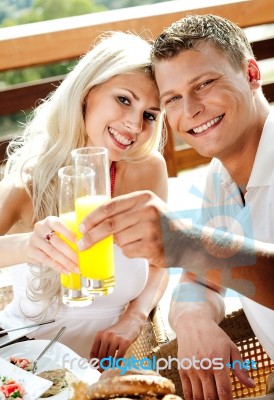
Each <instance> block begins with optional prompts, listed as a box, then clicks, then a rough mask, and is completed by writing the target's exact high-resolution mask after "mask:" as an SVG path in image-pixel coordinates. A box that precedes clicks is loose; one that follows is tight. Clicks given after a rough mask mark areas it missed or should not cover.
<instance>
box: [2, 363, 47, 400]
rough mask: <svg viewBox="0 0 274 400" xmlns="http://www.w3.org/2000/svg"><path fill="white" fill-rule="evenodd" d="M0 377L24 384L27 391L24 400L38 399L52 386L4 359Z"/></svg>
mask: <svg viewBox="0 0 274 400" xmlns="http://www.w3.org/2000/svg"><path fill="white" fill-rule="evenodd" d="M0 375H1V377H4V376H6V377H7V378H12V379H14V380H15V382H17V383H20V384H22V386H23V387H24V389H25V391H26V394H25V395H24V396H23V399H24V400H33V399H37V397H38V396H41V394H43V393H44V392H45V391H46V390H47V389H48V388H50V387H51V386H52V382H50V381H48V380H46V379H43V378H40V377H39V376H36V375H33V374H30V373H29V372H27V371H24V370H23V369H21V368H18V367H16V366H15V365H13V364H11V363H9V362H8V361H6V360H4V359H3V358H0Z"/></svg>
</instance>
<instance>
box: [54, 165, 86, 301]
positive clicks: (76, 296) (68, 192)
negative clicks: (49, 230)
mask: <svg viewBox="0 0 274 400" xmlns="http://www.w3.org/2000/svg"><path fill="white" fill-rule="evenodd" d="M77 173H79V174H81V175H82V179H84V180H85V181H86V182H87V185H90V186H92V185H93V182H92V180H93V173H92V171H91V170H90V169H89V168H81V169H78V170H77V171H75V170H74V167H72V166H67V167H63V168H60V169H59V171H58V183H59V217H60V218H61V220H62V221H63V222H64V224H65V225H66V227H67V228H69V229H70V230H71V231H73V232H74V233H76V235H78V229H77V226H78V225H77V220H76V213H75V198H74V190H75V187H74V182H75V175H77ZM90 181H91V182H90ZM59 236H60V237H61V238H62V239H63V240H64V241H65V242H66V243H68V244H69V246H70V247H71V248H72V249H74V250H75V251H76V252H77V253H78V250H77V247H76V245H75V244H74V243H72V242H69V241H68V240H67V239H66V238H65V237H64V236H62V235H59ZM60 280H61V291H62V302H63V303H64V304H66V305H68V306H71V307H84V306H87V305H90V304H91V303H92V301H93V299H94V296H93V295H92V294H91V293H89V292H88V291H87V290H86V289H85V288H84V287H82V278H81V275H80V274H76V273H69V274H60Z"/></svg>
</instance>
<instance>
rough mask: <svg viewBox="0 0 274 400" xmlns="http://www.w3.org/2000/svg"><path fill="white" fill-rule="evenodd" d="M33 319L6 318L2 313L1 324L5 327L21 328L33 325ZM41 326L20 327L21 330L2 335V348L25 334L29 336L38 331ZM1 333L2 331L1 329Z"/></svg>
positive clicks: (0, 345) (0, 340) (0, 344)
mask: <svg viewBox="0 0 274 400" xmlns="http://www.w3.org/2000/svg"><path fill="white" fill-rule="evenodd" d="M33 323H34V322H33V321H28V320H22V319H20V318H15V317H14V318H10V317H9V318H8V319H4V318H3V317H2V315H1V313H0V326H1V328H3V329H11V328H19V327H25V326H28V325H32V324H33ZM38 328H40V326H37V327H33V328H25V329H20V330H19V331H15V332H9V333H8V334H7V335H5V336H2V337H0V349H1V348H2V347H4V346H7V345H8V344H9V343H12V342H14V341H15V340H17V339H20V338H21V337H23V336H27V335H29V334H30V333H32V332H35V331H37V329H38ZM0 333H1V331H0Z"/></svg>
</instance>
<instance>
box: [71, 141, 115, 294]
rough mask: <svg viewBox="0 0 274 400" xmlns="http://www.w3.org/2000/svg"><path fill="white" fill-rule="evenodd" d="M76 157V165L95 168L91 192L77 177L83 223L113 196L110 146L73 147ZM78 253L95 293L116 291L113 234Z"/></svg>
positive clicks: (77, 203)
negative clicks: (108, 148) (85, 218)
mask: <svg viewBox="0 0 274 400" xmlns="http://www.w3.org/2000/svg"><path fill="white" fill-rule="evenodd" d="M72 159H73V163H74V166H75V168H78V167H80V166H81V167H88V168H91V169H92V170H93V172H94V186H93V190H92V191H91V192H90V193H87V191H86V192H84V191H83V187H82V184H81V182H80V184H78V183H77V182H78V179H77V178H76V183H75V211H76V218H77V223H78V225H80V223H81V222H82V220H83V218H84V217H86V216H87V215H88V214H89V213H90V212H91V211H93V210H94V209H95V208H97V207H98V206H100V205H101V204H103V203H105V202H106V201H108V200H109V199H110V197H111V195H110V176H109V175H110V171H109V158H108V150H107V149H106V148H103V147H83V148H79V149H76V150H73V151H72ZM79 237H81V236H79ZM78 254H79V268H80V271H81V274H82V276H83V277H84V278H86V284H87V287H88V288H89V291H90V292H91V293H93V294H95V295H107V294H109V293H112V292H113V290H114V287H115V277H114V254H113V237H112V235H110V236H108V237H107V238H105V239H103V240H101V241H100V242H98V243H96V244H95V245H94V246H92V247H91V248H89V249H87V250H84V251H79V253H78Z"/></svg>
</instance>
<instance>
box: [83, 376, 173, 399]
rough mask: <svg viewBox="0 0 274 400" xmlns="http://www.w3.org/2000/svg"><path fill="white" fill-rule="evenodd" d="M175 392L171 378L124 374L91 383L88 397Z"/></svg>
mask: <svg viewBox="0 0 274 400" xmlns="http://www.w3.org/2000/svg"><path fill="white" fill-rule="evenodd" d="M171 393H175V386H174V384H173V383H172V382H171V380H169V379H167V378H164V377H162V376H155V375H125V376H115V377H114V378H106V379H104V380H100V381H99V382H97V383H94V384H93V385H91V386H90V387H89V389H88V392H87V394H88V398H89V399H110V398H115V397H119V398H120V397H132V396H133V397H140V396H145V395H149V396H158V395H162V396H163V395H166V394H171Z"/></svg>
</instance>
